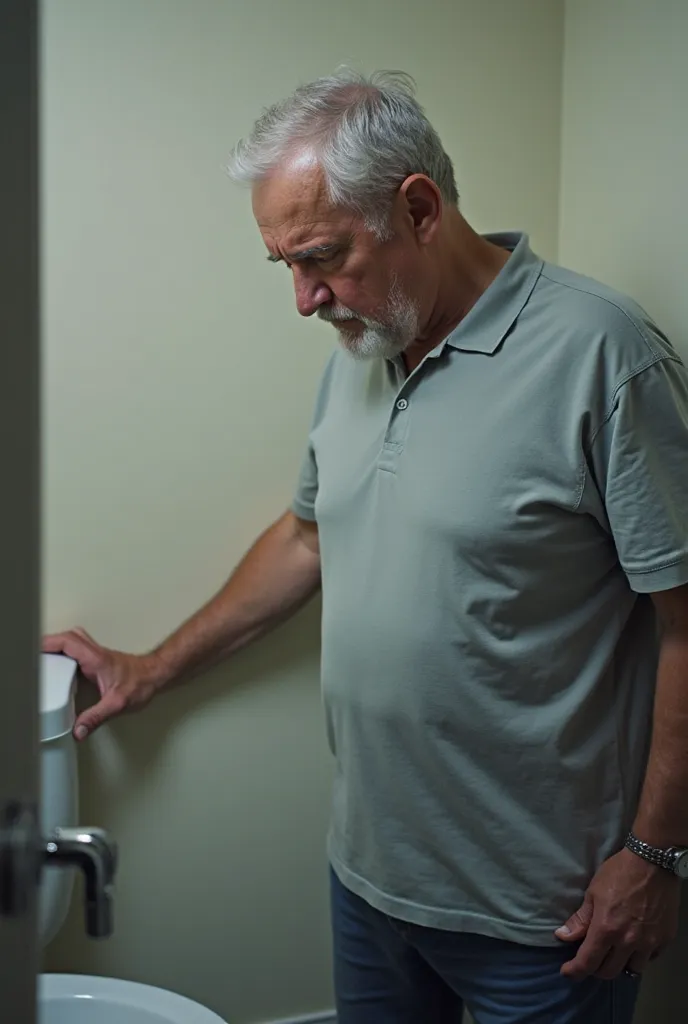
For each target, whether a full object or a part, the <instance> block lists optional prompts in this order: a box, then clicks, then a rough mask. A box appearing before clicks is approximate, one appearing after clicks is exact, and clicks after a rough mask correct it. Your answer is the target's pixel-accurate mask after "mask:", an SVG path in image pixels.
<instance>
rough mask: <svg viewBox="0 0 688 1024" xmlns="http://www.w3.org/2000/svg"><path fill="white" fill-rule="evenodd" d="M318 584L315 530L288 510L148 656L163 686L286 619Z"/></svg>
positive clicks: (156, 676)
mask: <svg viewBox="0 0 688 1024" xmlns="http://www.w3.org/2000/svg"><path fill="white" fill-rule="evenodd" d="M319 587H320V555H319V551H318V542H317V530H316V529H315V527H310V528H309V524H306V523H304V522H302V521H301V520H298V519H297V518H296V517H295V516H294V515H292V513H287V514H286V515H284V516H283V517H282V518H281V519H279V520H278V521H277V522H276V523H274V524H273V525H272V526H271V527H270V528H269V529H268V530H266V531H265V533H263V534H262V535H261V536H260V537H259V538H258V540H257V541H256V543H255V544H254V545H253V547H252V548H251V549H250V551H249V552H248V554H247V555H246V556H245V557H244V559H243V560H242V561H241V563H240V564H239V565H238V567H237V568H236V570H235V571H234V573H233V574H232V576H231V577H230V579H229V580H228V581H227V583H226V584H225V586H224V587H223V588H222V590H221V591H220V592H219V593H218V594H216V595H215V597H213V598H212V599H211V600H210V601H209V602H208V603H207V604H206V605H204V607H203V608H201V609H200V610H199V611H198V612H196V614H195V615H193V616H192V617H191V618H190V619H188V620H187V621H186V622H185V623H184V624H183V625H182V626H180V628H179V629H177V630H176V631H175V632H174V633H173V634H172V635H171V636H170V637H168V638H167V640H165V641H164V643H162V644H160V646H159V647H157V648H156V649H155V650H154V651H152V652H151V654H150V655H149V656H148V657H149V661H150V664H151V668H152V674H153V676H154V677H155V681H156V685H157V686H158V687H160V688H161V687H163V686H165V685H167V684H169V683H174V682H178V681H180V680H182V679H184V678H187V677H189V676H191V675H194V674H196V673H197V672H199V671H202V670H203V669H206V668H209V667H210V666H212V665H214V664H216V663H217V662H219V661H221V660H223V659H224V658H226V657H227V656H228V655H230V654H233V653H234V652H235V651H238V650H240V649H241V648H242V647H246V646H247V645H248V644H249V643H251V642H252V641H253V640H256V639H258V638H259V637H261V636H263V635H264V634H265V633H267V632H268V631H269V630H270V629H272V628H273V627H274V626H276V625H277V624H278V623H279V622H282V621H283V620H284V619H286V618H288V617H289V616H290V615H292V614H293V613H294V612H296V611H297V610H298V609H299V608H300V607H302V605H304V604H305V603H306V602H307V601H308V600H309V599H310V598H311V597H312V596H313V595H314V594H315V593H316V592H317V590H318V589H319Z"/></svg>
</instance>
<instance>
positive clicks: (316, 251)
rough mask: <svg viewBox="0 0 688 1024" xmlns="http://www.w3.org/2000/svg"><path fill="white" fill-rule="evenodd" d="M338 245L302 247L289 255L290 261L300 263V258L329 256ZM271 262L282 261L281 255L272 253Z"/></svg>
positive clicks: (308, 258) (269, 258)
mask: <svg viewBox="0 0 688 1024" xmlns="http://www.w3.org/2000/svg"><path fill="white" fill-rule="evenodd" d="M338 248H339V246H338V245H334V244H331V245H313V246H311V248H310V249H300V250H299V251H298V252H295V253H292V254H291V255H290V256H288V257H287V259H288V260H289V262H290V263H298V262H299V260H310V259H313V257H314V256H327V255H330V254H331V253H332V252H334V251H335V249H338ZM268 262H269V263H281V262H282V257H281V256H273V254H272V253H270V255H269V256H268Z"/></svg>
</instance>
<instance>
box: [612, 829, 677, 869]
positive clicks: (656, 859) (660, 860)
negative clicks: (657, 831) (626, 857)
mask: <svg viewBox="0 0 688 1024" xmlns="http://www.w3.org/2000/svg"><path fill="white" fill-rule="evenodd" d="M624 846H625V847H626V849H627V850H630V851H631V853H635V854H637V856H638V857H642V858H643V860H647V861H649V862H650V864H656V865H657V867H660V868H664V870H665V871H673V870H674V862H675V860H676V853H677V850H676V847H674V846H670V847H669V849H668V850H662V849H661V848H660V847H659V846H650V844H649V843H644V842H643V840H642V839H638V837H637V836H634V835H633V833H632V832H629V833H628V835H627V836H626V842H625V843H624Z"/></svg>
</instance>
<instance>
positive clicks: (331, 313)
mask: <svg viewBox="0 0 688 1024" xmlns="http://www.w3.org/2000/svg"><path fill="white" fill-rule="evenodd" d="M318 317H319V318H320V320H325V321H327V323H330V324H336V323H337V322H339V321H342V320H359V319H360V317H359V316H358V314H357V313H356V312H355V311H354V310H353V309H348V308H347V307H346V306H320V308H319V309H318Z"/></svg>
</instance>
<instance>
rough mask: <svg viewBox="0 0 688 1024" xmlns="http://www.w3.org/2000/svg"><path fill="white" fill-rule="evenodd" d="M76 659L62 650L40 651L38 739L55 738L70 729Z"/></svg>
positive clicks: (72, 713) (42, 741)
mask: <svg viewBox="0 0 688 1024" xmlns="http://www.w3.org/2000/svg"><path fill="white" fill-rule="evenodd" d="M76 671H77V663H76V662H75V661H74V659H73V658H68V657H66V655H64V654H41V692H40V703H39V717H40V739H41V743H45V742H46V740H55V739H57V738H58V737H59V736H65V735H66V734H67V733H68V732H71V731H72V727H73V725H74V717H75V714H74V694H75V692H76Z"/></svg>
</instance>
